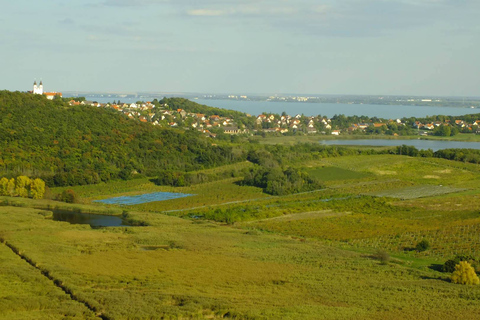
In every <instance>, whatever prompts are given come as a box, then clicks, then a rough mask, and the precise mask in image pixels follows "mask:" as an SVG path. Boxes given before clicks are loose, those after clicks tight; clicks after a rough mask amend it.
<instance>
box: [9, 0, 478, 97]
mask: <svg viewBox="0 0 480 320" xmlns="http://www.w3.org/2000/svg"><path fill="white" fill-rule="evenodd" d="M0 5H1V6H0V7H1V8H2V9H1V11H0V28H1V30H2V31H1V32H0V90H4V89H6V90H12V91H13V90H19V91H27V90H32V84H33V81H34V80H37V81H39V80H43V84H44V87H45V90H46V91H57V92H62V91H83V92H85V91H94V92H198V93H232V94H282V93H284V94H286V93H295V94H360V95H419V96H422V95H434V96H480V61H479V57H480V23H479V22H478V21H479V16H480V1H479V0H336V1H333V0H295V1H292V0H241V1H240V0H204V1H202V0H196V1H194V0H68V1H65V0H43V1H41V0H36V1H32V0H15V1H12V0H0Z"/></svg>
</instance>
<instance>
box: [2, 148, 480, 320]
mask: <svg viewBox="0 0 480 320" xmlns="http://www.w3.org/2000/svg"><path fill="white" fill-rule="evenodd" d="M303 165H304V167H305V168H306V169H308V170H309V171H310V172H311V174H312V175H315V176H316V177H317V178H319V179H321V180H322V181H324V182H325V184H326V188H325V189H322V190H315V191H313V192H306V193H302V194H295V195H288V196H282V197H273V196H269V195H266V194H264V193H262V191H261V190H260V189H258V188H253V187H243V186H239V185H238V184H237V183H236V182H237V181H238V179H239V178H231V177H230V178H227V179H223V180H219V181H214V182H209V183H205V184H199V185H194V186H190V187H183V188H172V187H163V186H156V185H155V184H153V183H152V182H151V181H150V180H148V179H135V180H131V181H115V182H111V183H108V184H102V185H95V186H81V187H73V188H72V189H74V190H75V192H76V193H77V194H79V195H80V197H81V199H82V201H83V204H73V205H68V204H62V203H59V202H56V201H52V200H29V199H18V198H9V197H2V198H0V201H1V202H2V204H3V206H0V238H1V239H2V241H3V243H1V244H0V260H1V262H2V263H1V268H0V318H2V319H44V318H51V319H64V318H66V319H68V318H78V319H80V318H89V317H94V315H95V313H97V314H100V315H101V316H102V317H103V318H105V319H132V318H135V319H151V318H154V319H157V318H158V319H160V318H164V319H204V318H207V319H220V318H229V319H451V318H463V319H478V318H480V308H479V307H478V300H479V299H480V286H462V285H455V284H453V283H450V282H449V275H448V274H445V273H442V272H439V271H436V270H437V269H438V266H439V265H440V264H442V263H444V262H445V260H447V259H449V258H452V257H453V256H454V255H456V254H471V255H474V256H477V257H479V256H480V254H479V253H480V241H478V233H479V232H480V216H479V215H478V212H479V211H480V210H479V209H480V208H479V203H480V202H479V198H480V195H479V194H480V193H479V186H480V184H479V182H480V170H479V166H477V165H473V164H465V163H458V162H452V161H447V160H442V159H424V158H410V157H406V156H395V155H375V156H348V157H337V158H327V159H321V160H316V161H310V162H307V163H304V164H303ZM440 185H442V186H440ZM62 190H63V189H61V188H58V189H53V190H52V192H53V193H58V192H61V191H62ZM157 191H173V192H185V193H191V194H195V196H193V197H188V198H181V199H175V200H168V201H164V202H151V203H146V204H142V205H135V206H114V205H101V204H95V203H91V201H92V200H95V199H103V198H108V197H113V196H120V195H136V194H141V193H147V192H157ZM56 206H59V207H62V208H64V207H66V208H68V209H70V210H76V211H82V212H89V211H90V212H94V211H95V212H104V213H106V214H121V213H122V212H124V211H128V215H129V217H130V218H132V219H135V220H139V221H145V222H146V223H147V224H148V226H144V227H115V228H99V229H92V228H90V227H89V226H88V225H73V224H68V223H66V222H57V221H52V220H50V219H48V218H46V216H47V217H48V215H47V214H44V212H42V209H46V210H48V209H51V208H54V207H56ZM165 213H167V214H165ZM180 217H183V218H186V219H182V218H180ZM202 218H203V219H202ZM205 218H209V219H213V220H217V222H215V221H211V220H206V219H205ZM227 218H228V219H227ZM225 222H228V224H226V223H225ZM422 239H426V240H428V241H429V243H430V245H431V247H430V248H429V249H428V250H426V251H424V252H417V251H415V250H412V248H414V247H415V245H416V244H417V243H418V242H419V241H421V240H422ZM7 244H8V245H9V246H11V247H13V248H15V249H16V251H17V252H18V254H19V255H21V256H22V257H23V258H24V259H27V260H29V261H30V262H31V264H32V265H33V266H35V267H33V266H32V265H30V264H29V263H27V262H26V261H25V260H24V259H21V258H20V257H19V256H18V255H17V254H15V252H14V251H12V250H11V249H10V248H9V247H8V246H7ZM378 250H386V251H387V252H388V254H389V255H390V256H391V257H392V259H391V260H390V262H388V263H385V264H383V263H381V262H380V261H378V260H376V259H375V258H374V256H375V253H376V252H377V251H378ZM42 272H43V273H44V274H48V276H49V277H50V279H48V278H46V277H45V276H43V275H42ZM52 279H53V280H52ZM59 284H60V285H61V286H62V287H63V288H66V289H67V290H68V291H69V292H71V293H72V296H70V295H67V294H65V293H64V291H62V289H60V288H59V287H58V286H57V285H59ZM72 297H73V298H72ZM79 301H80V302H79ZM92 310H93V311H92Z"/></svg>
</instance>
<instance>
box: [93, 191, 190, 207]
mask: <svg viewBox="0 0 480 320" xmlns="http://www.w3.org/2000/svg"><path fill="white" fill-rule="evenodd" d="M190 196H193V194H188V193H175V192H154V193H145V194H140V195H138V196H125V197H116V198H109V199H103V200H94V202H101V203H106V204H120V205H134V204H141V203H147V202H154V201H164V200H170V199H178V198H185V197H190Z"/></svg>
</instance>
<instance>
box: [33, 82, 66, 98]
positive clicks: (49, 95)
mask: <svg viewBox="0 0 480 320" xmlns="http://www.w3.org/2000/svg"><path fill="white" fill-rule="evenodd" d="M30 92H31V93H33V94H43V95H44V96H46V97H47V99H49V100H53V98H55V97H56V96H59V97H62V93H61V92H44V91H43V83H42V81H41V80H40V83H39V84H38V86H37V81H36V80H35V81H34V82H33V90H32V91H30Z"/></svg>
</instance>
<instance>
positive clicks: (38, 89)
mask: <svg viewBox="0 0 480 320" xmlns="http://www.w3.org/2000/svg"><path fill="white" fill-rule="evenodd" d="M33 93H34V94H43V83H42V80H40V85H38V86H37V80H35V81H34V82H33Z"/></svg>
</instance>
